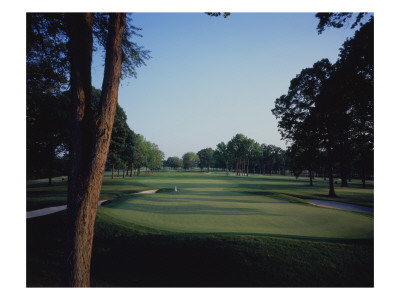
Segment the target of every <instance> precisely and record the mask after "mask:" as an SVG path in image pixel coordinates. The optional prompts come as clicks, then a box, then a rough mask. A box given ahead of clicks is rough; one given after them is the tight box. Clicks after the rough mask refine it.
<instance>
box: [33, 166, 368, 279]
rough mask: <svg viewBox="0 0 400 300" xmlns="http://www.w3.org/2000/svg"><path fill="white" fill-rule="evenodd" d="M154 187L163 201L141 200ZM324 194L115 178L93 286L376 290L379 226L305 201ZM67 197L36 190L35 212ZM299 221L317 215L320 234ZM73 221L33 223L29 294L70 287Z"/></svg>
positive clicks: (101, 214) (318, 189)
mask: <svg viewBox="0 0 400 300" xmlns="http://www.w3.org/2000/svg"><path fill="white" fill-rule="evenodd" d="M175 185H177V186H178V189H179V191H178V193H174V192H173V188H174V186H175ZM154 188H160V189H161V193H159V194H155V195H133V193H135V192H138V191H142V190H149V189H154ZM325 190H326V183H324V182H322V181H320V182H318V181H317V182H316V184H315V186H314V187H309V186H307V181H306V180H305V181H302V180H299V181H296V180H294V179H292V178H288V177H283V178H282V177H267V178H265V177H261V176H260V177H257V176H254V177H248V178H243V177H242V178H236V177H234V176H232V177H225V176H220V175H207V174H199V173H166V174H165V173H161V174H155V175H152V176H143V177H142V176H141V177H140V178H139V179H138V178H133V179H132V178H125V179H116V180H115V179H114V180H111V179H109V178H107V176H106V178H105V180H104V184H103V188H102V194H101V197H100V199H101V200H110V201H109V203H108V204H107V205H106V206H105V207H100V209H99V211H98V215H97V219H96V225H95V237H94V248H93V258H92V275H91V277H92V280H91V282H92V285H93V286H193V287H200V286H220V287H224V286H226V287H228V286H308V287H314V286H373V232H370V230H371V229H368V228H371V226H372V227H373V217H372V216H366V215H364V214H359V213H352V212H342V211H337V210H331V209H324V208H317V207H312V206H310V205H308V204H305V203H304V201H303V200H302V199H307V198H316V195H319V194H324V193H325ZM65 192H66V186H65V184H61V183H60V184H59V185H58V186H55V187H50V188H46V187H45V186H41V185H40V184H39V185H36V186H29V187H28V199H27V200H28V202H27V203H28V205H27V207H28V209H29V207H32V205H34V206H36V207H39V206H40V205H42V204H43V203H48V202H46V201H50V199H51V198H52V196H57V195H61V194H62V193H65ZM338 195H339V196H340V200H341V201H344V202H348V203H353V204H354V203H358V204H364V205H366V206H373V189H372V188H369V189H361V188H360V187H358V186H357V183H353V184H352V185H351V186H350V187H349V188H339V189H338ZM56 199H57V198H56ZM335 200H337V199H335ZM42 201H44V202H42ZM57 201H58V200H57ZM29 203H31V205H30V204H29ZM32 203H34V204H32ZM64 204H65V203H64ZM289 207H290V209H289ZM288 211H289V213H288ZM290 211H291V213H290ZM278 212H279V213H280V215H277V214H278ZM297 214H308V215H307V217H306V218H305V219H306V220H308V219H310V222H311V223H310V224H312V222H315V227H317V230H312V231H309V232H308V231H307V230H306V229H301V228H300V227H299V226H298V225H299V224H301V222H303V221H301V220H300V221H299V219H297V216H296V215H297ZM65 216H66V213H65V212H61V213H57V214H54V215H49V216H45V217H40V218H33V219H29V220H27V286H59V285H60V284H61V274H62V259H63V247H64V243H65V240H64V239H65V237H64V235H65ZM326 216H328V217H327V218H328V219H329V218H330V219H331V221H332V222H331V223H332V224H331V225H332V226H334V227H332V228H335V229H332V230H329V228H330V227H329V226H328V227H326V226H325V224H324V223H326V220H328V219H326ZM270 220H272V221H270ZM190 221H193V222H190ZM335 222H336V223H339V224H342V223H343V224H342V225H341V226H339V227H338V226H337V224H336V223H335ZM352 223H356V224H352ZM285 224H286V225H291V226H292V227H294V231H292V233H293V234H289V233H290V232H291V231H290V230H288V228H290V227H286V229H285V226H284V225H285ZM293 225H295V226H293ZM268 226H269V227H268ZM296 226H297V227H296ZM318 226H319V227H321V228H325V229H320V228H318ZM324 226H325V227H324ZM357 228H358V229H357ZM363 228H367V229H366V230H364V229H363ZM274 230H275V231H274ZM302 230H303V231H302ZM304 233H306V234H304Z"/></svg>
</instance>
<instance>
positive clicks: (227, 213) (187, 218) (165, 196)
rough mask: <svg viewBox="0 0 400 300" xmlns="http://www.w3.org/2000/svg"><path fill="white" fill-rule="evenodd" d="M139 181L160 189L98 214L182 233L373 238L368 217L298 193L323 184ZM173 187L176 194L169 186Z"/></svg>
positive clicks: (181, 178)
mask: <svg viewBox="0 0 400 300" xmlns="http://www.w3.org/2000/svg"><path fill="white" fill-rule="evenodd" d="M127 182H129V179H128V180H127ZM140 183H141V184H147V185H148V187H149V189H152V188H157V187H158V188H164V191H161V192H159V193H157V194H150V195H135V194H132V193H131V194H129V193H126V194H125V195H123V196H121V197H119V198H118V200H116V201H110V202H109V203H107V204H105V205H104V206H103V207H101V208H100V209H99V213H100V214H105V215H108V216H111V217H114V218H117V219H121V220H124V221H125V222H128V223H129V222H130V223H133V224H137V225H142V226H146V227H151V228H155V229H161V230H167V231H171V232H182V233H184V232H187V233H240V234H270V235H275V236H276V235H282V236H298V237H313V238H372V236H373V218H372V217H371V216H369V215H365V214H360V213H354V212H348V211H342V210H337V209H327V208H321V207H317V206H313V205H309V204H307V203H305V202H304V201H303V200H302V199H301V198H300V197H312V195H311V194H312V193H318V191H317V192H315V190H316V189H322V188H321V187H320V188H318V187H314V188H310V187H308V186H306V185H304V182H298V181H293V180H287V179H285V178H283V179H282V178H261V177H248V178H244V177H241V178H240V177H232V176H231V177H227V176H223V175H210V174H205V173H202V174H201V173H200V174H196V173H192V174H190V173H189V174H185V173H175V174H172V175H171V174H165V173H160V174H157V175H154V176H148V177H145V178H142V179H140ZM106 186H107V185H106ZM175 186H177V187H178V192H175V191H174V190H173V188H174V187H175ZM349 189H350V190H355V188H349ZM360 190H361V189H360ZM310 191H312V192H310ZM370 192H371V190H370ZM308 194H310V195H309V196H308ZM367 195H368V194H367ZM364 197H365V195H364V190H361V191H360V199H362V200H365V198H364ZM350 202H351V201H350ZM353 202H354V201H353Z"/></svg>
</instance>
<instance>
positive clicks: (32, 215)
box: [26, 200, 106, 219]
mask: <svg viewBox="0 0 400 300" xmlns="http://www.w3.org/2000/svg"><path fill="white" fill-rule="evenodd" d="M105 201H106V200H102V201H99V203H98V204H99V206H101V204H102V203H103V202H105ZM66 209H67V206H66V205H60V206H53V207H47V208H42V209H37V210H31V211H27V212H26V218H27V219H30V218H36V217H41V216H46V215H49V214H54V213H56V212H59V211H62V210H66Z"/></svg>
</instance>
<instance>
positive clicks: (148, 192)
mask: <svg viewBox="0 0 400 300" xmlns="http://www.w3.org/2000/svg"><path fill="white" fill-rule="evenodd" d="M157 191H158V190H149V191H142V192H139V193H134V194H155V193H157Z"/></svg>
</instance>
